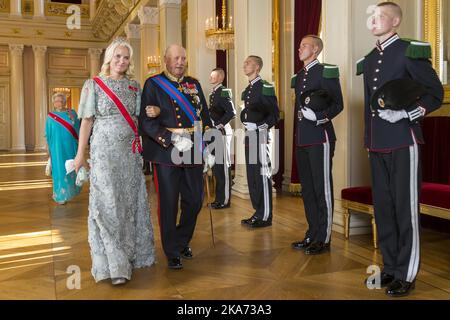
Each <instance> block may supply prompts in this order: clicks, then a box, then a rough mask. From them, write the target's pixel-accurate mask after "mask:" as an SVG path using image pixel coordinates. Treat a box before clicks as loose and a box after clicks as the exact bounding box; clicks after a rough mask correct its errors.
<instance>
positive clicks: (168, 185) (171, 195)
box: [154, 164, 203, 259]
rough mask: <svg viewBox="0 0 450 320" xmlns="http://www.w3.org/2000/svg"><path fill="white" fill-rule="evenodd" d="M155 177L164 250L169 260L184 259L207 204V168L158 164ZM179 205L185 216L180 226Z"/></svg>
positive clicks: (182, 215) (182, 214)
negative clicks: (184, 252)
mask: <svg viewBox="0 0 450 320" xmlns="http://www.w3.org/2000/svg"><path fill="white" fill-rule="evenodd" d="M154 177H155V186H156V189H157V193H158V218H159V226H160V230H161V241H162V246H163V250H164V253H165V254H166V256H167V258H169V259H173V258H176V257H179V256H180V252H181V251H182V250H183V249H184V248H185V247H186V246H188V245H189V242H190V241H191V239H192V235H193V234H194V229H195V225H196V223H197V215H198V213H199V212H200V210H201V209H202V204H203V166H195V167H176V166H165V165H160V164H155V167H154ZM179 200H180V201H179ZM178 202H180V206H181V214H180V220H179V224H178V225H177V216H178Z"/></svg>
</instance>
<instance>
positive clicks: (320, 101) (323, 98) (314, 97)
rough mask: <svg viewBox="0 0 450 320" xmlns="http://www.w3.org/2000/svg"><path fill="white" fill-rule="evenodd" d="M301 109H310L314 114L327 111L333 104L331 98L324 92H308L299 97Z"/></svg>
mask: <svg viewBox="0 0 450 320" xmlns="http://www.w3.org/2000/svg"><path fill="white" fill-rule="evenodd" d="M300 103H301V104H302V105H301V107H302V108H304V107H306V108H310V109H311V110H312V111H314V112H320V111H324V110H326V109H328V108H329V107H330V105H331V104H332V103H333V98H332V97H331V96H330V95H329V94H328V92H327V91H326V90H323V89H319V90H309V91H306V92H304V93H303V94H302V95H301V96H300Z"/></svg>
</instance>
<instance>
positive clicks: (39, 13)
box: [33, 0, 45, 20]
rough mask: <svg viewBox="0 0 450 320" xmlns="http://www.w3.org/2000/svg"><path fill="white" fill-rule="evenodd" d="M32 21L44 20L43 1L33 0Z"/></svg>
mask: <svg viewBox="0 0 450 320" xmlns="http://www.w3.org/2000/svg"><path fill="white" fill-rule="evenodd" d="M33 19H41V20H42V19H45V0H34V15H33Z"/></svg>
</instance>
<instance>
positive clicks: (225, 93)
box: [220, 88, 233, 99]
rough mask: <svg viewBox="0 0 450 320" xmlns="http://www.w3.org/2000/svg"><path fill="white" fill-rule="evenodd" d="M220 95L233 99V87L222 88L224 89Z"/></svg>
mask: <svg viewBox="0 0 450 320" xmlns="http://www.w3.org/2000/svg"><path fill="white" fill-rule="evenodd" d="M220 96H221V97H222V98H230V99H233V93H232V92H231V89H228V88H222V91H221V92H220Z"/></svg>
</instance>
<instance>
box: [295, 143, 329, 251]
mask: <svg viewBox="0 0 450 320" xmlns="http://www.w3.org/2000/svg"><path fill="white" fill-rule="evenodd" d="M334 148H335V142H331V143H330V142H326V143H323V144H319V145H314V146H309V147H298V148H297V149H296V156H297V169H298V172H299V177H300V183H301V185H302V194H303V203H304V206H305V214H306V220H307V221H308V231H307V232H306V235H305V238H310V239H311V241H312V242H322V243H329V242H330V241H331V231H332V226H333V208H334V196H333V176H332V166H333V156H334Z"/></svg>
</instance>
